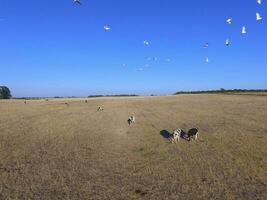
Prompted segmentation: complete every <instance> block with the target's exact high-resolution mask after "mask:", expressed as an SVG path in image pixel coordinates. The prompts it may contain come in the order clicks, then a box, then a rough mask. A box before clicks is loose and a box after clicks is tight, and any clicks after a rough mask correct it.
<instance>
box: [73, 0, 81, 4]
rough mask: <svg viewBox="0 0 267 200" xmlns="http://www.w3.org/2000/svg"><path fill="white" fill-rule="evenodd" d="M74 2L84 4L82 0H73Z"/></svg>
mask: <svg viewBox="0 0 267 200" xmlns="http://www.w3.org/2000/svg"><path fill="white" fill-rule="evenodd" d="M73 3H75V4H79V5H82V2H81V0H73Z"/></svg>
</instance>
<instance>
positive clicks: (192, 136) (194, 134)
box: [24, 99, 199, 144]
mask: <svg viewBox="0 0 267 200" xmlns="http://www.w3.org/2000/svg"><path fill="white" fill-rule="evenodd" d="M45 101H46V102H48V101H49V100H48V99H45ZM84 102H85V103H88V100H85V101H84ZM24 104H27V101H26V100H24ZM64 104H65V105H66V106H69V105H70V104H69V103H68V102H65V103H64ZM97 111H98V112H101V111H104V108H103V107H102V106H98V107H97ZM135 122H136V120H135V116H134V115H132V116H130V117H129V118H128V120H127V123H128V125H129V126H131V125H134V124H135ZM198 135H199V131H198V129H197V128H192V129H190V130H189V131H188V132H187V133H185V132H184V131H183V130H182V129H180V128H177V129H175V130H173V132H172V133H171V134H170V137H169V138H170V140H171V143H175V144H177V143H178V142H179V141H180V138H183V139H186V140H188V141H191V140H197V138H198Z"/></svg>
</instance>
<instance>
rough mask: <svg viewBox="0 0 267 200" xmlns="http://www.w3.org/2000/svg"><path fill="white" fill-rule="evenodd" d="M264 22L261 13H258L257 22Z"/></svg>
mask: <svg viewBox="0 0 267 200" xmlns="http://www.w3.org/2000/svg"><path fill="white" fill-rule="evenodd" d="M260 20H262V17H261V15H260V13H256V21H260Z"/></svg>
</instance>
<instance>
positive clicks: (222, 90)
mask: <svg viewBox="0 0 267 200" xmlns="http://www.w3.org/2000/svg"><path fill="white" fill-rule="evenodd" d="M253 92H254V93H256V92H267V90H257V89H256V90H247V89H232V90H227V89H223V88H221V89H220V90H202V91H180V92H176V93H175V94H174V95H179V94H218V93H219V94H227V93H253Z"/></svg>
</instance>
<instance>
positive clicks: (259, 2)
mask: <svg viewBox="0 0 267 200" xmlns="http://www.w3.org/2000/svg"><path fill="white" fill-rule="evenodd" d="M256 1H257V3H258V4H259V5H261V4H262V0H256ZM262 19H263V18H262V16H261V14H260V13H259V12H256V21H257V22H259V21H261V20H262ZM226 23H227V24H228V25H232V24H233V18H228V19H227V20H226ZM241 34H242V35H245V34H247V27H246V26H242V29H241ZM230 45H231V41H230V39H226V40H225V46H227V47H228V46H230ZM203 47H204V48H205V49H207V48H209V43H208V42H207V43H205V44H204V46H203ZM206 62H207V63H209V62H210V60H209V57H207V58H206Z"/></svg>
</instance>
